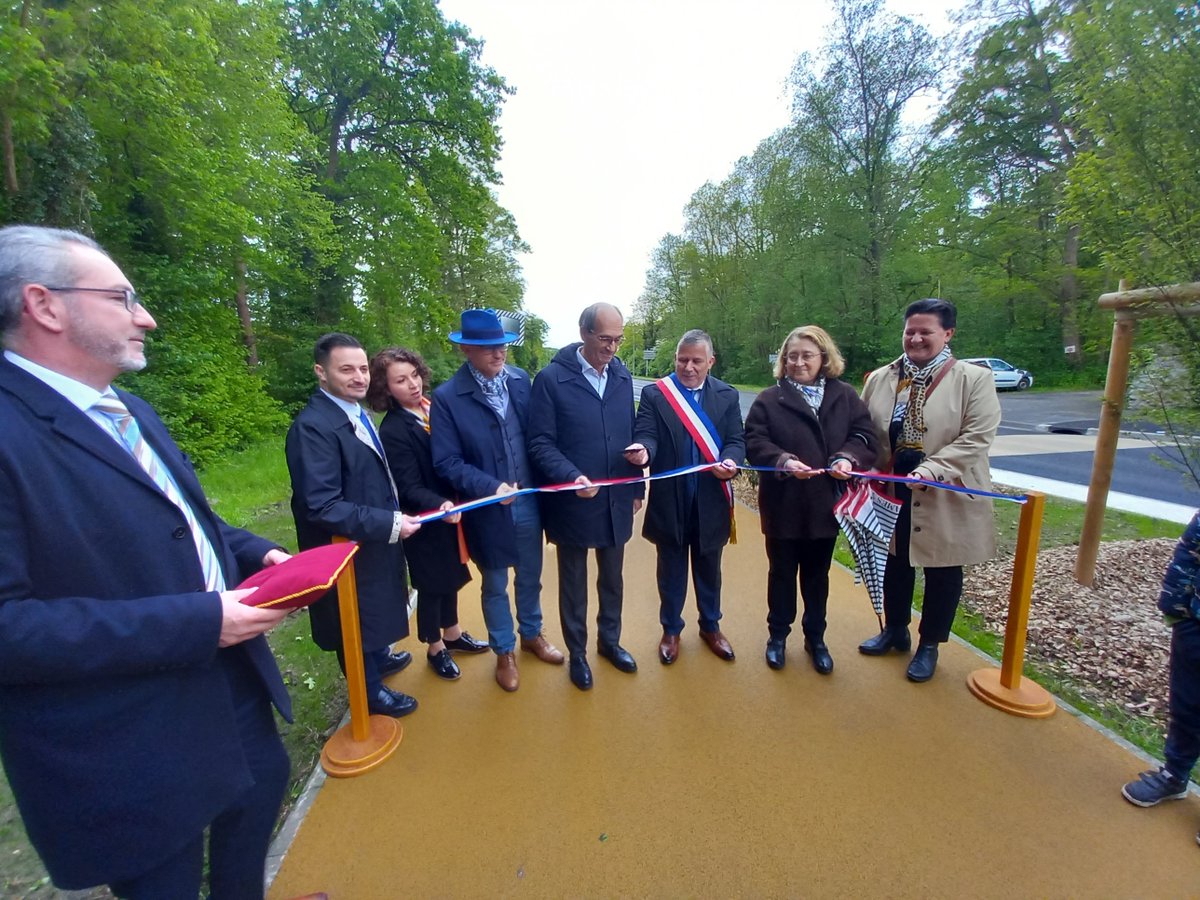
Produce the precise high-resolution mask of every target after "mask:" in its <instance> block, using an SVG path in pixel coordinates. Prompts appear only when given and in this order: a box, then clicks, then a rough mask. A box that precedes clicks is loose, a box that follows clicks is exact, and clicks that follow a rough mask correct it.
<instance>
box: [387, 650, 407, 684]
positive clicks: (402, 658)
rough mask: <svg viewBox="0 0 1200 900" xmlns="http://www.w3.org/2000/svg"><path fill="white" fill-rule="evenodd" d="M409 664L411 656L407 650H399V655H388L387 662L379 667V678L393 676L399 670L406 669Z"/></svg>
mask: <svg viewBox="0 0 1200 900" xmlns="http://www.w3.org/2000/svg"><path fill="white" fill-rule="evenodd" d="M410 662H412V654H411V653H409V652H408V651H407V650H401V651H400V652H399V653H389V654H388V657H387V661H386V662H384V663H383V664H382V665H380V667H379V677H380V678H387V677H388V676H389V675H395V674H396V673H397V672H399V671H400V670H401V669H405V668H408V664H409V663H410Z"/></svg>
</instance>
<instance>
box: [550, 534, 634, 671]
mask: <svg viewBox="0 0 1200 900" xmlns="http://www.w3.org/2000/svg"><path fill="white" fill-rule="evenodd" d="M556 555H557V557H558V615H559V618H560V619H561V620H562V630H563V639H564V640H565V641H566V643H567V651H568V652H569V653H570V654H571V656H586V655H587V598H588V586H587V557H588V548H587V547H568V546H566V545H565V544H559V545H558V550H557V553H556ZM624 563H625V545H624V544H619V545H617V546H616V547H597V548H596V568H597V572H596V592H597V593H598V594H599V595H600V610H599V612H598V613H597V614H596V632H597V638H598V640H599V642H600V643H602V644H605V645H607V646H609V647H615V646H616V645H617V644H619V643H620V642H621V604H622V600H623V598H624V595H625V582H624V580H623V576H622V574H621V570H622V567H623V566H624Z"/></svg>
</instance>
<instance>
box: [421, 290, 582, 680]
mask: <svg viewBox="0 0 1200 900" xmlns="http://www.w3.org/2000/svg"><path fill="white" fill-rule="evenodd" d="M516 339H517V336H516V335H515V334H513V333H512V332H510V331H505V330H504V328H503V327H502V326H501V325H500V318H499V317H498V316H497V315H496V314H495V313H494V312H493V311H492V310H490V309H468V310H466V311H464V312H463V314H462V320H461V327H460V329H459V330H458V331H456V332H453V333H451V335H450V341H451V342H452V343H454V344H457V345H458V346H459V347H461V348H462V351H463V355H464V356H466V358H467V360H466V362H464V363H463V364H462V366H461V367H459V369H458V371H457V372H455V373H454V377H452V378H451V379H450V380H449V381H447V382H446V383H445V384H443V385H442V386H441V387H439V388H438V389H437V390H436V391H434V392H433V405H432V407H431V408H430V410H429V432H430V437H431V438H432V446H433V465H434V468H435V469H437V473H438V475H440V476H441V477H442V478H444V479H445V480H446V481H447V482H449V483H450V485H451V486H452V487H453V488H454V490H456V491H457V492H458V499H459V501H460V502H461V501H466V500H474V499H477V498H479V497H490V496H493V495H495V494H511V493H513V492H514V491H516V490H517V489H518V488H523V487H530V486H531V485H532V481H533V476H532V474H531V472H530V466H529V459H528V457H527V455H526V451H525V435H526V433H527V430H528V427H529V374H528V373H527V372H526V371H525V370H524V369H520V368H517V367H516V366H510V365H508V364H507V362H506V360H507V359H508V345H509V344H510V343H512V342H513V341H515V340H516ZM463 531H464V533H465V534H466V538H467V551H468V552H469V553H470V555H471V559H473V560H474V561H475V564H476V565H477V566H479V572H480V575H481V576H482V581H483V588H482V597H481V599H482V603H483V620H484V622H485V623H487V629H488V644H489V645H490V646H491V648H492V651H493V652H494V653H495V654H496V683H497V684H499V685H500V687H502V688H503V689H504V690H506V691H515V690H516V689H517V687H518V686H519V682H520V678H519V675H518V672H517V658H516V653H515V651H516V648H517V631H518V630H519V632H520V635H521V649H522V650H524V651H526V652H527V653H532V654H533V655H534V656H536V657H537V658H538V659H540V660H542V661H543V662H548V663H551V664H553V665H561V664H562V662H563V655H562V651H561V650H559V649H558V648H557V647H555V646H554V645H553V644H551V643H550V642H549V641H548V640H546V636H545V635H544V634H543V633H542V519H541V515H540V513H539V511H538V498H537V497H536V496H535V495H531V494H524V495H522V496H520V497H516V498H515V499H511V500H509V501H507V502H505V503H502V504H494V505H492V506H484V507H481V508H479V509H476V510H471V511H470V512H468V513H467V514H466V515H465V516H463ZM510 568H515V569H516V577H515V578H514V583H513V589H514V593H515V594H516V605H517V628H516V629H514V628H513V615H512V610H511V608H510V606H509V600H508V570H509V569H510Z"/></svg>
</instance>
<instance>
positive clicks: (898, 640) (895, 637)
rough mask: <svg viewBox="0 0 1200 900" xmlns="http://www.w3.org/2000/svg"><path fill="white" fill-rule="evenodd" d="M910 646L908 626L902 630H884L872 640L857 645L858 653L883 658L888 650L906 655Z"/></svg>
mask: <svg viewBox="0 0 1200 900" xmlns="http://www.w3.org/2000/svg"><path fill="white" fill-rule="evenodd" d="M911 646H912V638H911V637H910V636H909V634H908V626H905V627H904V628H885V629H883V631H881V632H879V634H877V635H875V637H873V638H869V639H867V640H865V641H863V642H862V643H861V644H859V645H858V652H859V653H864V654H866V655H867V656H883V654H885V653H887V652H888V651H889V650H897V651H899V652H900V653H907V652H908V648H909V647H911Z"/></svg>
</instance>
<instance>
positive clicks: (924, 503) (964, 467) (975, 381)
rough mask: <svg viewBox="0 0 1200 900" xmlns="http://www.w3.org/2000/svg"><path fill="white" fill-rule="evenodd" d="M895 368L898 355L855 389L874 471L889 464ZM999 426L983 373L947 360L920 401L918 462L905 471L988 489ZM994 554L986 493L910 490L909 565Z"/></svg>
mask: <svg viewBox="0 0 1200 900" xmlns="http://www.w3.org/2000/svg"><path fill="white" fill-rule="evenodd" d="M900 372H901V367H900V361H899V360H896V361H895V362H893V363H892V364H891V365H887V366H884V367H882V368H880V369H876V370H875V371H874V372H872V373H871V374H870V375H868V376H867V383H866V385H865V386H864V387H863V392H862V398H863V401H864V402H865V403H866V404H867V409H869V410H870V411H871V419H872V421H873V422H874V423H875V428H876V429H877V431H878V435H879V443H880V447H881V448H882V453H881V454H880V459H879V463H878V465H879V468H880V470H882V471H890V469H891V441H890V440H889V439H888V426H889V425H890V424H891V420H892V409H893V408H894V407H895V405H896V385H897V383H898V382H899V379H900ZM999 426H1000V401H999V400H997V399H996V387H995V383H994V381H993V379H992V373H991V370H990V369H985V368H982V367H981V366H973V365H971V364H970V363H964V362H962V361H961V360H959V361H957V362H955V364H954V365H953V366H952V367H951V368H950V369H949V371H947V372H946V373H945V375H944V377H943V378H942V379H941V381H940V382H938V384H937V386H936V387H935V388H934V390H933V392H932V393H931V394H929V395H928V396H927V397H926V398H925V440H924V444H925V461H924V462H922V463H921V465H919V466H917V468H916V470H915V471H914V472H913V475H915V476H917V477H919V478H926V479H928V480H930V481H944V482H946V483H948V484H961V485H969V486H971V487H978V488H980V489H981V490H985V491H991V490H992V479H991V474H990V472H989V467H988V451H989V450H990V449H991V446H992V441H993V440H994V439H995V437H996V429H997V428H998V427H999ZM995 554H996V524H995V520H994V519H993V516H992V501H991V499H990V498H987V497H976V496H973V495H971V494H960V493H957V492H955V491H941V490H937V489H936V488H927V489H926V490H923V491H913V505H912V542H911V546H910V549H909V558H910V559H911V561H912V564H913V565H914V566H935V567H940V566H962V565H968V564H971V563H980V562H984V561H985V560H988V559H991V557H993V556H994V555H995Z"/></svg>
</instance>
